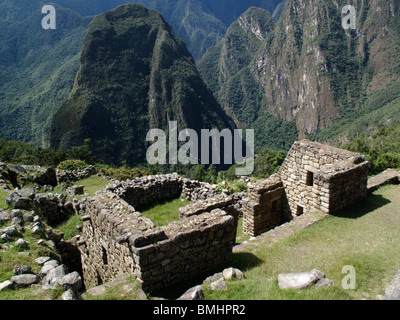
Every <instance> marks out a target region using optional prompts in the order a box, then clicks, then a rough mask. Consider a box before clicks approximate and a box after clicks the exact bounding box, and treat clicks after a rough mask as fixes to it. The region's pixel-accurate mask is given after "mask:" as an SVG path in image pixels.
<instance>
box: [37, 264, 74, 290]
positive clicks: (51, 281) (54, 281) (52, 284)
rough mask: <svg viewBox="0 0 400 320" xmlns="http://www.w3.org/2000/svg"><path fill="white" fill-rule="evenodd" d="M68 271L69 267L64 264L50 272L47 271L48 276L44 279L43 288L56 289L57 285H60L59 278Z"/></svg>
mask: <svg viewBox="0 0 400 320" xmlns="http://www.w3.org/2000/svg"><path fill="white" fill-rule="evenodd" d="M67 272H68V271H67V267H66V266H65V265H63V264H62V265H60V266H58V267H56V268H53V269H51V270H50V271H49V272H47V274H46V276H45V277H44V278H43V280H42V286H43V288H45V289H55V288H56V287H57V286H59V283H58V280H59V279H61V278H63V277H64V276H65V275H66V274H67Z"/></svg>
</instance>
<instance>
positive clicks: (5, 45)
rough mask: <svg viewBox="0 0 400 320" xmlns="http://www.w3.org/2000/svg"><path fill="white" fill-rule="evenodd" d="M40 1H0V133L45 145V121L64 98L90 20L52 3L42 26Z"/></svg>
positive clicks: (46, 121) (74, 70)
mask: <svg viewBox="0 0 400 320" xmlns="http://www.w3.org/2000/svg"><path fill="white" fill-rule="evenodd" d="M45 4H48V2H46V1H41V0H35V1H32V0H20V1H14V0H4V1H0V12H2V16H1V18H0V30H1V37H0V136H5V137H7V138H8V139H12V140H20V141H25V142H32V143H33V144H35V145H38V146H43V147H48V146H49V133H50V122H51V121H50V119H51V117H52V116H53V115H54V113H55V112H56V111H57V109H58V108H59V107H60V105H61V104H62V103H63V102H64V101H65V100H66V99H67V98H68V94H69V93H70V91H71V88H72V85H73V82H74V78H75V75H76V72H77V70H78V67H79V57H80V51H81V48H82V41H83V38H84V36H85V33H86V30H87V27H88V25H89V22H90V20H91V19H90V18H83V17H81V16H79V15H78V14H77V13H76V12H73V11H71V10H69V9H64V8H62V7H59V6H56V10H57V11H56V12H57V29H56V30H44V29H42V26H41V21H42V19H43V17H44V15H42V14H41V8H42V6H43V5H45Z"/></svg>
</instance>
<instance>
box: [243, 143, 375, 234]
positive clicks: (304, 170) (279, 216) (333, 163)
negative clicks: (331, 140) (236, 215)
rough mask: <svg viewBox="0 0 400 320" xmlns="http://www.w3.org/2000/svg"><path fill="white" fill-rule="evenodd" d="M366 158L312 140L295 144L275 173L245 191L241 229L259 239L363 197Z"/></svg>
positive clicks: (337, 209) (365, 184) (339, 208)
mask: <svg viewBox="0 0 400 320" xmlns="http://www.w3.org/2000/svg"><path fill="white" fill-rule="evenodd" d="M368 172H369V163H368V161H365V157H364V156H362V155H360V154H356V153H353V152H350V151H347V150H342V149H338V148H334V147H331V146H328V145H323V144H320V143H317V142H311V141H308V140H302V141H298V142H295V143H294V145H293V146H292V148H291V149H290V151H289V153H288V155H287V157H286V159H285V161H284V162H283V164H282V166H281V168H280V170H279V171H278V173H277V174H275V175H273V176H271V177H270V178H268V179H265V180H262V181H259V182H258V183H257V184H256V185H254V186H253V187H251V188H250V189H249V198H248V199H247V200H246V201H245V202H244V208H243V218H244V222H243V225H244V226H243V228H244V232H245V233H246V234H249V235H251V236H257V235H260V234H261V233H263V232H266V231H268V230H270V229H273V228H275V227H276V226H278V225H280V224H282V223H284V222H286V221H289V220H291V219H292V218H293V217H295V216H299V215H301V214H303V213H306V212H310V211H314V210H321V211H323V212H325V213H328V214H333V213H335V212H337V211H339V210H341V209H343V208H345V207H347V206H349V205H352V204H354V203H356V202H358V201H360V200H361V199H363V198H365V197H366V196H367V184H368Z"/></svg>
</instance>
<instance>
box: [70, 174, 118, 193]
mask: <svg viewBox="0 0 400 320" xmlns="http://www.w3.org/2000/svg"><path fill="white" fill-rule="evenodd" d="M109 183H110V180H102V179H100V177H99V176H97V175H94V176H91V177H89V178H86V179H83V180H79V181H78V182H76V183H75V185H77V186H84V187H85V192H87V193H89V195H90V196H93V195H94V194H95V192H96V191H99V190H102V189H104V188H105V187H106V186H107V185H108V184H109Z"/></svg>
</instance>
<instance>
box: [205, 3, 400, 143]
mask: <svg viewBox="0 0 400 320" xmlns="http://www.w3.org/2000/svg"><path fill="white" fill-rule="evenodd" d="M351 2H352V5H354V7H355V9H356V29H355V30H351V29H349V30H345V29H344V28H343V27H342V20H343V18H344V17H345V15H343V14H342V8H343V7H344V6H345V5H347V4H348V1H344V0H341V1H317V0H310V1H304V0H288V1H287V3H286V6H285V8H284V10H283V11H282V14H281V16H280V19H279V21H278V22H277V24H276V26H275V28H274V29H273V30H272V31H271V32H270V33H269V36H268V37H267V38H266V39H264V40H262V41H261V43H260V44H259V45H258V46H256V48H255V49H256V52H255V54H254V55H253V56H252V57H253V59H252V60H251V62H250V63H248V64H247V65H246V66H242V68H241V71H240V72H239V73H241V72H243V74H241V75H240V77H239V76H238V75H237V74H234V75H228V77H226V75H227V73H226V70H225V69H224V68H222V67H221V66H222V65H224V64H226V63H225V62H224V59H226V56H224V55H221V56H220V57H219V59H216V61H215V62H213V61H212V59H208V60H202V61H200V62H199V66H200V70H201V71H202V75H204V78H205V80H206V81H207V83H209V85H210V87H211V88H212V89H213V90H214V92H215V94H216V95H217V97H218V99H219V101H220V103H221V104H222V105H225V104H226V101H228V105H229V106H230V107H231V109H232V111H233V113H234V114H235V115H236V116H237V118H238V121H240V122H243V123H244V125H245V126H247V127H256V128H260V126H264V123H266V127H265V129H268V127H269V126H270V124H269V123H268V119H271V116H270V115H273V116H274V118H275V120H274V121H275V122H276V121H278V120H279V119H281V120H284V122H285V123H287V122H288V123H292V124H295V126H296V128H297V131H298V138H304V137H306V136H310V135H311V136H312V137H313V138H315V139H320V140H338V139H339V140H342V141H343V140H346V139H347V138H348V137H352V136H354V135H356V134H357V133H359V132H362V131H366V130H369V129H371V127H374V126H377V125H379V124H381V123H384V122H385V121H387V120H392V121H393V120H397V121H398V120H400V117H399V110H400V95H399V91H400V89H399V88H400V85H399V84H400V83H399V74H400V73H399V70H400V69H399V68H400V59H399V57H400V33H399V31H400V28H399V24H400V19H399V9H400V3H399V1H395V0H390V1H380V0H374V1H372V0H370V1H365V0H364V1H361V0H358V1H351ZM239 20H240V19H239ZM239 20H238V21H237V22H236V23H238V22H239ZM265 21H267V20H265ZM228 33H229V32H228ZM237 34H238V33H237ZM227 37H231V36H229V34H227V36H226V39H227ZM253 37H254V36H252V35H250V36H249V37H248V39H251V38H253ZM244 42H245V41H243V40H242V42H241V43H239V44H238V43H237V44H235V47H236V48H241V47H242V43H244ZM213 50H217V51H218V49H216V48H212V49H209V52H208V54H210V53H212V52H213ZM230 51H231V52H232V51H234V50H232V49H231V50H230ZM218 52H220V51H218ZM206 57H207V55H206V56H205V59H206ZM228 58H229V56H228ZM221 78H223V79H224V82H225V83H231V84H230V85H231V86H232V87H235V86H236V87H237V88H242V91H243V88H244V86H243V85H242V86H241V84H243V82H244V81H245V82H246V83H247V86H248V84H249V83H252V84H253V85H252V87H254V88H255V89H254V91H256V92H261V93H259V94H257V96H256V99H252V100H251V101H249V102H246V101H245V100H243V99H242V100H240V101H239V103H237V104H236V106H235V107H234V108H232V103H230V102H229V101H230V100H232V99H233V98H234V94H235V93H236V94H237V92H240V90H236V91H235V90H226V89H225V88H224V87H223V88H219V87H218V86H216V85H215V84H218V81H219V79H221ZM244 79H246V80H244ZM216 88H217V90H216ZM372 114H374V116H373V117H372V116H371V115H372ZM254 118H256V120H255V121H253V122H252V119H254ZM262 118H263V119H264V120H263V119H262ZM259 132H263V130H260V131H259Z"/></svg>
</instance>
